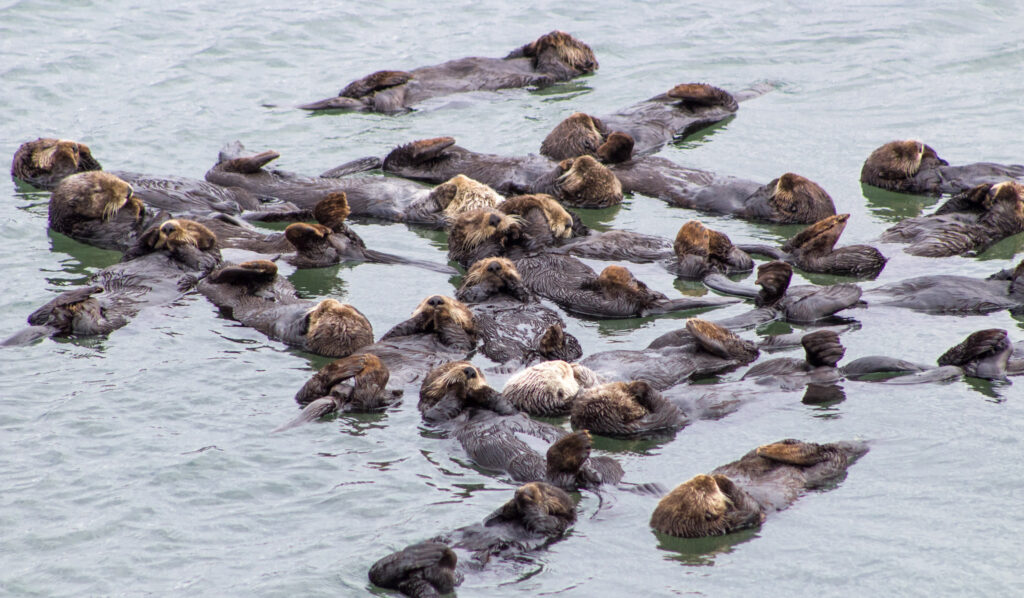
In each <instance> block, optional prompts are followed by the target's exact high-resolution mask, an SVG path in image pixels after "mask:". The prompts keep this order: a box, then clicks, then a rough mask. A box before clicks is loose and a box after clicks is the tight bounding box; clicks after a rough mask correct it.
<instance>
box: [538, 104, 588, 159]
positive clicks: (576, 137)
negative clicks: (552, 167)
mask: <svg viewBox="0 0 1024 598" xmlns="http://www.w3.org/2000/svg"><path fill="white" fill-rule="evenodd" d="M601 128H602V127H601V121H599V120H598V119H596V118H594V117H593V116H590V115H589V114H584V113H583V112H575V113H573V114H571V115H569V116H568V117H567V118H566V119H565V120H563V121H562V122H560V123H558V125H556V126H555V128H554V129H552V130H551V132H550V133H548V136H547V137H545V138H544V142H543V143H541V145H540V153H541V155H542V156H547V157H548V158H551V159H552V160H565V159H567V158H575V157H577V156H583V155H595V154H596V153H597V148H598V147H599V146H600V145H601V144H602V143H603V141H604V135H602V133H601Z"/></svg>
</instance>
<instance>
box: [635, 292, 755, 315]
mask: <svg viewBox="0 0 1024 598" xmlns="http://www.w3.org/2000/svg"><path fill="white" fill-rule="evenodd" d="M737 302H739V299H734V298H732V297H718V296H715V295H711V296H707V297H680V298H678V299H663V300H659V301H656V302H655V303H653V304H651V306H650V307H648V308H646V309H644V310H643V312H642V313H641V316H651V315H657V314H667V313H671V312H674V311H686V310H688V309H698V308H702V307H718V306H720V305H729V304H730V303H737Z"/></svg>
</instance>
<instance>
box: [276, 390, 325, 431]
mask: <svg viewBox="0 0 1024 598" xmlns="http://www.w3.org/2000/svg"><path fill="white" fill-rule="evenodd" d="M337 410H338V400H337V399H336V398H335V397H320V398H319V399H317V400H315V401H311V402H310V403H309V404H308V405H306V406H305V407H304V408H303V409H302V412H301V413H299V414H298V415H297V416H296V417H295V418H294V419H292V420H291V421H289V422H287V423H284V424H281V425H280V426H278V427H276V428H274V429H273V430H271V431H270V433H271V434H276V433H278V432H283V431H285V430H290V429H292V428H297V427H299V426H301V425H302V424H308V423H309V422H311V421H316V420H318V419H320V418H321V417H323V416H325V415H329V414H331V413H334V412H335V411H337Z"/></svg>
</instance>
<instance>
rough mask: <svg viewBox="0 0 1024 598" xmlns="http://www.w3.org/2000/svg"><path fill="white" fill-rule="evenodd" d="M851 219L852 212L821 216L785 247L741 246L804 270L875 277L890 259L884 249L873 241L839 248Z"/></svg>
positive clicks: (747, 250) (786, 243) (751, 251)
mask: <svg viewBox="0 0 1024 598" xmlns="http://www.w3.org/2000/svg"><path fill="white" fill-rule="evenodd" d="M849 219H850V215H849V214H837V215H835V216H829V217H828V218H824V219H822V220H819V221H817V222H815V223H814V224H812V225H811V226H809V227H807V228H805V229H804V230H802V231H800V232H799V233H797V234H796V235H794V236H793V238H791V239H790V240H788V241H786V242H785V243H784V244H783V245H782V247H781V248H775V247H770V246H767V245H741V246H740V249H742V250H744V251H746V252H748V253H757V254H761V255H767V256H768V257H770V258H772V259H774V260H782V261H785V262H788V263H790V264H793V265H794V266H796V267H797V268H800V269H801V270H803V271H804V272H814V273H818V274H834V275H836V276H852V277H856V278H875V277H876V276H878V274H879V273H880V272H881V271H882V269H883V268H885V262H886V261H887V259H886V257H885V256H884V255H882V253H881V252H880V251H878V250H877V249H875V248H874V247H871V246H870V245H847V246H845V247H840V248H838V249H836V243H837V242H838V241H839V237H840V236H842V234H843V231H844V230H846V222H847V221H848V220H849Z"/></svg>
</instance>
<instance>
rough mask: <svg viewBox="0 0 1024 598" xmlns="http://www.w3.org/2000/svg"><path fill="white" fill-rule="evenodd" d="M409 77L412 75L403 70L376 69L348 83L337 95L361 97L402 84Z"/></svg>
mask: <svg viewBox="0 0 1024 598" xmlns="http://www.w3.org/2000/svg"><path fill="white" fill-rule="evenodd" d="M409 79H412V75H411V74H409V73H407V72H405V71H377V72H376V73H372V74H370V75H367V76H365V77H363V78H362V79H357V80H355V81H353V82H351V83H349V84H348V85H346V86H345V89H342V90H341V91H340V92H339V93H338V95H339V96H341V97H345V98H362V97H365V96H368V95H370V94H372V93H375V92H378V91H380V90H382V89H387V88H389V87H395V86H398V85H402V84H404V83H406V82H407V81H409Z"/></svg>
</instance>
